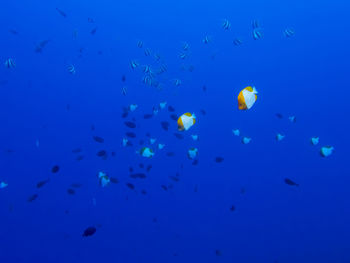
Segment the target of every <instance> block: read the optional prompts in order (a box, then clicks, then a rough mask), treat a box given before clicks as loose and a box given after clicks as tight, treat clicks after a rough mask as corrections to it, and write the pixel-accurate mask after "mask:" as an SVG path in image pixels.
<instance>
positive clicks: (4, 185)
mask: <svg viewBox="0 0 350 263" xmlns="http://www.w3.org/2000/svg"><path fill="white" fill-rule="evenodd" d="M7 186H8V184H7V183H5V182H0V189H2V188H6V187H7Z"/></svg>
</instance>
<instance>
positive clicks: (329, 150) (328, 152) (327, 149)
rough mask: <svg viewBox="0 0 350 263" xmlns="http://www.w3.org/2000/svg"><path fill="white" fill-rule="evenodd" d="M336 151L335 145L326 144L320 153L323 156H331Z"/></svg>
mask: <svg viewBox="0 0 350 263" xmlns="http://www.w3.org/2000/svg"><path fill="white" fill-rule="evenodd" d="M333 151H334V147H332V146H324V147H322V148H321V150H320V154H321V156H322V157H328V156H330V155H331V154H332V153H333Z"/></svg>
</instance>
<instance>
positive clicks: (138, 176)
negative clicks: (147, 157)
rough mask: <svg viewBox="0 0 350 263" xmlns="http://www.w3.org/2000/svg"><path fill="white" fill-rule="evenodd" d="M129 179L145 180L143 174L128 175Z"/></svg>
mask: <svg viewBox="0 0 350 263" xmlns="http://www.w3.org/2000/svg"><path fill="white" fill-rule="evenodd" d="M130 178H133V179H136V178H140V179H144V178H146V175H145V174H144V173H135V174H130Z"/></svg>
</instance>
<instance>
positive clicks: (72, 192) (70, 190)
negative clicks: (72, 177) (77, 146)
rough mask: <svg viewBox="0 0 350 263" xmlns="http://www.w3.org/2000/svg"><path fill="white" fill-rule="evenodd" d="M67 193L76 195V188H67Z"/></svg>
mask: <svg viewBox="0 0 350 263" xmlns="http://www.w3.org/2000/svg"><path fill="white" fill-rule="evenodd" d="M67 194H69V195H75V190H74V189H71V188H68V189H67Z"/></svg>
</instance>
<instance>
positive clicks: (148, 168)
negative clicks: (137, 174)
mask: <svg viewBox="0 0 350 263" xmlns="http://www.w3.org/2000/svg"><path fill="white" fill-rule="evenodd" d="M151 169H152V164H149V165H148V166H147V168H146V172H149V171H151Z"/></svg>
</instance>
